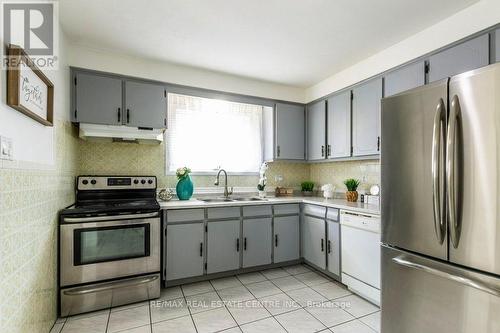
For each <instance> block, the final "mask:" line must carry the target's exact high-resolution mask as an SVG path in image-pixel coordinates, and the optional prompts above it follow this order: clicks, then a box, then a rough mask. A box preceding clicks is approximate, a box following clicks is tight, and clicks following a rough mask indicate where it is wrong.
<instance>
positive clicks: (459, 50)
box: [429, 34, 489, 82]
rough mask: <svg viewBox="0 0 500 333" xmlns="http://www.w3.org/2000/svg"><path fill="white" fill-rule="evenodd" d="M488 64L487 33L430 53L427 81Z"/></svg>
mask: <svg viewBox="0 0 500 333" xmlns="http://www.w3.org/2000/svg"><path fill="white" fill-rule="evenodd" d="M488 64H489V35H488V34H485V35H482V36H479V37H476V38H474V39H471V40H468V41H466V42H464V43H461V44H459V45H457V46H454V47H452V48H449V49H447V50H444V51H443V52H439V53H437V54H435V55H432V56H431V57H430V58H429V65H430V68H429V82H434V81H437V80H440V79H444V78H446V77H449V76H453V75H456V74H460V73H463V72H467V71H469V70H472V69H476V68H479V67H483V66H487V65H488Z"/></svg>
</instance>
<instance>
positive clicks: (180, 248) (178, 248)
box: [166, 223, 205, 280]
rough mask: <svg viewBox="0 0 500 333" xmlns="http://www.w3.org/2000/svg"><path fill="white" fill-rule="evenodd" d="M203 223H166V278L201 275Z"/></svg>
mask: <svg viewBox="0 0 500 333" xmlns="http://www.w3.org/2000/svg"><path fill="white" fill-rule="evenodd" d="M204 235H205V233H204V228H203V223H186V224H175V225H167V246H166V247H167V254H166V255H167V265H166V266H167V280H177V279H184V278H188V277H193V276H200V275H203V256H204V253H205V251H204Z"/></svg>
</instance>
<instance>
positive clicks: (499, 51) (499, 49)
mask: <svg viewBox="0 0 500 333" xmlns="http://www.w3.org/2000/svg"><path fill="white" fill-rule="evenodd" d="M495 62H500V29H497V30H495Z"/></svg>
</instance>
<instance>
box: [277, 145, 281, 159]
mask: <svg viewBox="0 0 500 333" xmlns="http://www.w3.org/2000/svg"><path fill="white" fill-rule="evenodd" d="M276 153H277V154H278V157H280V154H281V149H280V146H278V147H277V152H276Z"/></svg>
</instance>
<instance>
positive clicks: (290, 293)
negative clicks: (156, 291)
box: [51, 265, 380, 333]
mask: <svg viewBox="0 0 500 333" xmlns="http://www.w3.org/2000/svg"><path fill="white" fill-rule="evenodd" d="M379 331H380V309H379V308H378V307H376V306H375V305H373V304H371V303H369V302H367V301H365V300H363V299H362V298H360V297H358V296H356V295H354V294H352V293H351V292H349V291H348V290H346V289H345V287H344V286H342V285H341V284H339V283H336V282H334V281H333V280H331V279H330V278H327V277H325V276H324V275H321V274H319V273H318V272H316V271H314V270H313V269H312V268H310V267H308V266H305V265H296V266H289V267H284V268H277V269H270V270H265V271H261V272H256V273H248V274H243V275H238V276H232V277H227V278H222V279H217V280H211V281H205V282H198V283H193V284H187V285H183V286H180V287H171V288H167V289H163V290H162V293H161V297H160V299H158V300H153V301H151V302H141V303H136V304H131V305H126V306H122V307H118V308H113V309H107V310H102V311H96V312H92V313H87V314H82V315H77V316H73V317H68V318H60V319H58V320H57V322H56V323H55V325H54V327H53V328H52V331H51V332H54V333H68V332H78V333H105V332H122V333H125V332H128V333H143V332H144V333H146V332H149V333H160V332H176V333H191V332H192V333H211V332H225V333H236V332H240V333H241V332H243V333H254V332H255V333H257V332H272V333H276V332H284V333H286V332H289V333H295V332H298V333H299V332H300V333H308V332H325V333H326V332H334V333H373V332H379Z"/></svg>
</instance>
